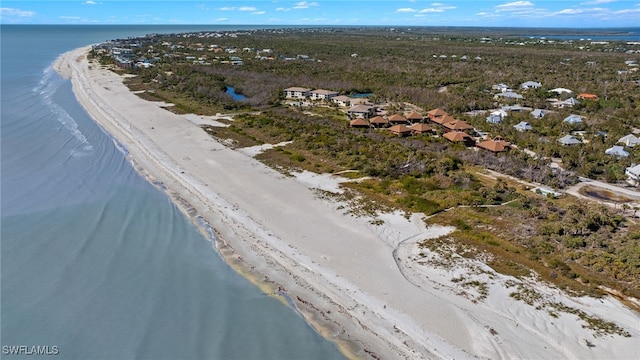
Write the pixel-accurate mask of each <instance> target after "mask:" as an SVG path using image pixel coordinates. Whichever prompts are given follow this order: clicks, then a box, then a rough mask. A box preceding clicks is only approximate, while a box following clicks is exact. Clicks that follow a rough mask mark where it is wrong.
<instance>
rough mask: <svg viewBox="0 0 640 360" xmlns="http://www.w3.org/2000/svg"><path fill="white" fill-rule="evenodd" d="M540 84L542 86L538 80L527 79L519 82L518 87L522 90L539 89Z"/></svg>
mask: <svg viewBox="0 0 640 360" xmlns="http://www.w3.org/2000/svg"><path fill="white" fill-rule="evenodd" d="M541 86H542V84H541V83H539V82H536V81H527V82H524V83H522V84H520V89H522V90H528V89H539V88H540V87H541Z"/></svg>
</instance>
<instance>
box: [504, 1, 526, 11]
mask: <svg viewBox="0 0 640 360" xmlns="http://www.w3.org/2000/svg"><path fill="white" fill-rule="evenodd" d="M532 7H533V3H532V2H531V1H514V2H510V3H506V4H502V5H497V6H496V7H495V10H496V12H503V11H522V10H523V9H529V8H532Z"/></svg>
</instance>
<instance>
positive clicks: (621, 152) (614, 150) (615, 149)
mask: <svg viewBox="0 0 640 360" xmlns="http://www.w3.org/2000/svg"><path fill="white" fill-rule="evenodd" d="M604 153H605V154H607V155H612V156H616V157H627V156H629V152H628V151H626V150H625V149H624V147H622V146H619V145H614V146H612V147H610V148H608V149H607V150H605V151H604Z"/></svg>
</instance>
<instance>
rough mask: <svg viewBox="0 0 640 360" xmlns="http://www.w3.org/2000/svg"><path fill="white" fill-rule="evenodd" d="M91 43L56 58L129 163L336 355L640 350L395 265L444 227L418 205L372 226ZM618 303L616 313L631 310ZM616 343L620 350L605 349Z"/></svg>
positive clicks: (565, 354) (568, 354)
mask: <svg viewBox="0 0 640 360" xmlns="http://www.w3.org/2000/svg"><path fill="white" fill-rule="evenodd" d="M89 49H90V48H80V49H76V50H74V51H71V52H68V53H66V54H64V55H62V56H61V57H60V58H59V59H58V61H57V62H56V65H55V68H56V70H57V71H58V72H59V73H60V74H61V76H63V77H65V78H70V79H71V81H72V84H73V91H74V93H75V94H76V97H77V98H78V100H79V101H80V103H81V104H82V105H83V107H84V108H85V109H86V110H87V112H88V113H89V114H90V115H91V117H92V118H94V119H95V121H96V122H97V123H98V124H100V126H102V127H103V129H104V130H105V131H107V132H108V133H109V134H111V135H112V136H113V137H114V138H115V139H116V140H117V141H118V142H119V143H121V144H122V145H123V146H124V148H126V149H127V151H128V153H129V156H130V158H131V159H132V161H133V162H134V165H135V166H136V168H137V169H138V171H140V172H141V173H142V174H144V175H145V176H147V178H149V179H150V180H152V181H154V182H160V183H162V184H163V185H164V187H165V188H166V191H167V193H168V194H169V195H170V196H171V198H172V199H173V200H174V201H175V202H176V203H177V204H178V205H180V206H181V207H182V208H183V209H185V210H186V212H187V213H188V214H189V215H190V216H192V217H194V218H195V217H200V218H202V219H203V220H204V221H206V222H207V223H208V224H210V226H211V227H212V229H214V233H215V236H216V239H217V242H216V246H217V247H218V249H219V251H220V253H221V255H222V256H223V257H224V258H225V260H226V261H227V262H228V263H229V264H230V265H232V266H234V267H235V268H236V269H238V270H239V271H240V272H242V273H243V274H244V275H245V276H247V277H248V278H250V279H252V281H254V282H255V283H257V284H258V285H260V286H262V287H263V289H264V290H265V292H272V293H274V294H275V295H277V294H278V293H280V294H283V295H286V296H285V297H286V298H287V299H289V300H290V302H292V303H293V304H294V306H295V307H296V308H297V309H298V311H299V312H300V313H301V314H303V316H305V318H306V319H307V321H308V322H309V323H311V324H312V325H314V326H315V327H316V329H318V331H319V332H320V333H322V334H323V336H325V337H327V338H329V339H331V340H333V341H335V342H336V343H337V344H338V345H339V346H340V347H341V349H342V350H343V352H345V354H350V355H355V356H358V357H365V358H366V357H378V358H382V359H396V358H398V359H401V358H407V359H419V358H425V359H432V358H443V359H444V358H447V359H453V358H455V359H464V358H475V357H480V358H581V357H582V358H584V357H589V358H594V357H595V358H598V357H600V358H607V357H611V356H619V357H624V356H625V354H629V355H630V354H633V351H635V350H638V348H637V346H636V348H635V349H634V348H633V346H632V347H631V348H629V346H627V345H628V344H629V343H626V342H613V343H611V344H609V343H607V346H599V347H587V346H585V345H584V343H583V342H582V341H581V339H578V340H579V341H578V340H576V339H577V338H580V337H582V336H584V334H583V333H582V332H581V330H580V326H579V325H577V324H575V326H574V327H575V328H577V329H575V330H574V327H572V325H571V322H572V320H571V319H563V318H561V319H557V324H556V325H549V324H545V323H544V321H542V320H540V319H537V316H538V315H537V313H536V312H535V310H533V309H532V310H531V311H529V310H517V311H516V310H513V311H506V310H505V309H495V307H504V306H507V307H508V306H509V305H507V304H504V303H489V302H487V303H480V304H476V303H472V302H469V300H468V299H466V298H464V297H460V296H456V295H455V294H453V293H451V292H448V291H441V290H438V287H436V286H433V285H434V284H431V283H430V282H429V276H430V273H429V271H428V269H427V270H424V271H422V270H421V271H418V269H417V268H416V267H412V266H411V265H407V264H406V263H404V264H403V266H399V265H398V262H403V261H405V262H406V261H408V256H409V253H411V249H408V250H406V251H404V252H405V253H407V254H406V256H405V257H398V258H394V251H395V250H396V248H398V246H400V244H402V246H403V247H404V248H406V246H409V245H411V244H412V243H413V244H415V242H417V241H421V240H425V239H428V238H434V237H438V236H441V235H445V234H447V233H448V232H450V231H451V230H452V229H451V228H445V227H438V226H432V227H429V228H427V227H426V226H425V224H424V222H423V221H421V220H420V218H419V217H416V216H414V217H413V218H412V219H409V220H407V221H406V222H405V223H404V224H403V225H401V226H400V225H399V228H397V229H396V228H394V227H393V226H394V224H393V221H387V222H385V224H383V225H380V226H378V227H376V226H374V225H371V224H369V223H368V222H367V221H366V220H363V219H359V218H357V217H355V216H350V215H345V214H343V212H344V211H338V210H337V209H336V208H337V207H336V206H335V204H332V203H331V202H330V201H327V200H323V199H320V198H319V197H318V196H317V195H316V194H315V193H314V192H313V191H312V190H311V189H309V187H308V186H306V185H305V184H303V183H301V182H300V181H297V180H296V178H295V177H291V176H286V175H283V174H281V173H279V172H277V171H275V170H273V169H271V168H269V167H267V166H265V165H264V164H262V163H260V162H259V161H257V160H255V159H254V158H252V157H251V156H248V155H246V154H244V153H242V152H240V151H235V150H232V149H229V148H227V147H225V146H224V145H222V144H220V143H218V142H216V141H215V140H214V139H213V138H212V137H211V136H210V135H208V134H207V133H206V132H205V131H203V130H202V128H200V127H199V126H197V125H195V124H193V123H192V122H190V121H187V120H185V118H184V117H181V116H179V115H177V114H174V113H171V112H170V111H167V110H166V109H163V108H161V107H160V106H158V104H155V103H153V102H150V101H145V100H142V99H141V98H139V97H138V96H136V95H135V94H133V93H132V92H130V91H129V89H128V88H127V87H126V86H125V85H124V84H123V77H122V76H120V75H118V74H116V73H114V72H112V71H109V70H106V69H103V68H101V67H100V65H99V64H97V63H92V62H89V60H88V59H87V53H88V51H89ZM403 269H404V270H403ZM408 273H410V276H408V275H407V274H408ZM513 302H515V300H514V301H513ZM608 304H609V303H608ZM608 306H609V307H611V306H612V305H610V304H609V305H608ZM513 309H516V307H514V308H513ZM518 309H519V308H518ZM523 309H526V308H525V307H523ZM610 310H611V308H609V309H608V310H607V311H610ZM616 311H618V308H616ZM620 311H623V313H622V314H621V315H620V317H621V318H624V317H627V318H628V317H629V316H630V315H629V313H626V312H624V310H620ZM616 319H617V318H616ZM633 320H634V319H633V316H632V318H631V320H630V321H631V323H633ZM574 322H575V321H574ZM518 323H520V326H518ZM558 324H560V325H558ZM567 329H570V330H568V331H567ZM563 333H566V334H565V335H563ZM584 333H587V332H584ZM633 334H634V335H635V334H636V332H634V333H633ZM638 334H640V332H639V333H638ZM632 340H637V338H635V339H632ZM620 341H621V340H620ZM569 342H570V343H569ZM598 345H600V343H598ZM609 345H610V346H609ZM620 345H621V346H622V347H623V349H622V350H620V349H618V350H615V351H614V350H613V349H612V347H614V346H616V347H619V346H620ZM612 354H613V355H612Z"/></svg>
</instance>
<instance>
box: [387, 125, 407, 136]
mask: <svg viewBox="0 0 640 360" xmlns="http://www.w3.org/2000/svg"><path fill="white" fill-rule="evenodd" d="M389 132H391V133H392V134H394V135H398V136H407V135H411V132H412V131H411V129H409V127H407V126H406V125H402V124H398V125H393V126H392V127H390V128H389Z"/></svg>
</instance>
